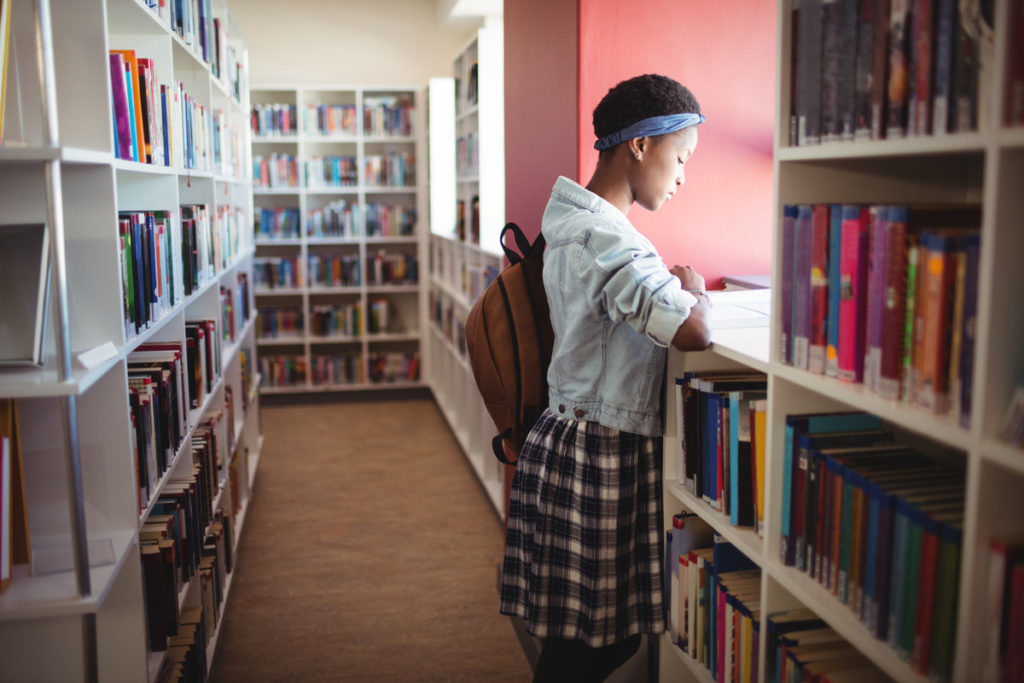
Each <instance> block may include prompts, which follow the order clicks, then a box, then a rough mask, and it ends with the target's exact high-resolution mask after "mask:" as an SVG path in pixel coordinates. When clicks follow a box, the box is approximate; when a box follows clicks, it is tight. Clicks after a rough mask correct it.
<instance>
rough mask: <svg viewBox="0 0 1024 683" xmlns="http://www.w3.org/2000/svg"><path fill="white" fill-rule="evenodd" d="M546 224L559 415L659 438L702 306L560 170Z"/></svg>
mask: <svg viewBox="0 0 1024 683" xmlns="http://www.w3.org/2000/svg"><path fill="white" fill-rule="evenodd" d="M541 231H542V233H543V234H544V240H545V241H546V242H547V247H546V249H545V251H544V290H545V292H546V293H547V296H548V304H549V306H550V308H551V324H552V327H553V328H554V331H555V345H554V349H553V351H552V356H551V364H550V366H549V367H548V385H549V404H548V407H549V408H550V409H551V410H552V411H554V412H555V414H556V415H559V416H562V417H569V418H573V417H574V418H576V419H578V420H595V421H597V422H599V423H601V424H602V425H604V426H606V427H612V428H616V429H620V430H623V431H627V432H632V433H635V434H643V435H646V436H660V435H661V433H662V431H661V420H660V417H659V404H660V398H661V385H662V376H663V375H664V372H665V355H666V348H667V347H668V345H669V344H670V343H671V342H672V338H673V337H674V336H675V333H676V330H678V329H679V326H680V325H682V324H683V321H684V320H686V317H687V316H688V315H689V313H690V308H691V307H692V306H694V305H695V304H696V303H697V300H696V298H694V297H693V296H692V295H691V294H690V293H689V292H686V291H684V290H683V289H682V285H681V284H680V282H679V279H678V278H677V277H675V276H674V275H672V274H671V273H670V272H669V270H668V268H667V267H666V266H665V264H664V263H663V262H662V260H661V257H660V256H659V255H658V252H657V250H656V249H655V248H654V245H653V244H651V242H650V241H649V240H648V239H647V238H646V237H644V236H643V235H641V234H640V233H639V232H638V231H637V230H636V228H634V227H633V226H632V224H631V223H630V222H629V220H628V219H627V218H626V216H625V215H623V214H622V212H621V211H619V210H618V209H617V208H615V207H614V206H612V205H611V204H610V203H609V202H607V201H606V200H604V199H602V198H601V197H599V196H597V195H596V194H594V193H592V192H590V191H589V190H587V189H585V188H583V187H580V186H579V185H578V184H576V183H575V182H573V181H572V180H569V179H568V178H563V177H560V178H558V180H557V181H556V182H555V186H554V189H553V190H552V191H551V199H550V200H549V201H548V205H547V208H546V209H545V210H544V218H543V222H542V224H541Z"/></svg>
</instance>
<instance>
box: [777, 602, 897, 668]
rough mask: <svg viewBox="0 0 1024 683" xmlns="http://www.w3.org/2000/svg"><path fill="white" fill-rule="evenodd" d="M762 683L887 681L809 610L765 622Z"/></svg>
mask: <svg viewBox="0 0 1024 683" xmlns="http://www.w3.org/2000/svg"><path fill="white" fill-rule="evenodd" d="M765 637H766V638H767V648H766V650H765V652H766V656H765V659H766V661H765V681H766V683H804V682H810V683H885V682H886V681H889V680H891V679H890V678H889V677H888V676H886V675H885V674H884V673H882V672H881V671H879V670H878V668H877V667H875V666H874V665H873V664H872V663H871V662H870V661H869V660H868V659H867V657H865V656H864V655H863V654H862V653H860V652H859V651H858V650H857V649H856V648H854V647H853V646H851V645H850V644H849V643H847V642H846V641H845V640H844V639H843V637H842V636H840V635H839V634H838V633H836V632H835V631H833V630H832V629H831V628H829V627H828V625H826V624H825V622H824V621H822V620H821V619H819V618H818V616H817V615H816V614H815V613H814V612H813V611H811V610H809V609H807V608H805V607H801V608H797V609H793V610H786V611H783V612H776V613H773V614H769V615H768V617H767V619H765Z"/></svg>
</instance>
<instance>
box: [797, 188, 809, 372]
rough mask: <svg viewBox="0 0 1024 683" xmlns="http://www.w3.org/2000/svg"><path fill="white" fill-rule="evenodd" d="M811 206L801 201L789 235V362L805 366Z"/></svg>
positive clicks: (807, 344)
mask: <svg viewBox="0 0 1024 683" xmlns="http://www.w3.org/2000/svg"><path fill="white" fill-rule="evenodd" d="M813 211H814V208H813V207H812V206H811V205H810V204H802V205H801V206H800V208H799V211H798V215H797V219H796V230H795V231H794V238H793V254H794V257H793V264H794V267H793V366H794V367H797V368H800V369H802V370H806V369H807V362H808V352H809V350H810V349H809V345H810V333H811V221H812V218H813Z"/></svg>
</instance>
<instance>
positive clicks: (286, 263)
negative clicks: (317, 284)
mask: <svg viewBox="0 0 1024 683" xmlns="http://www.w3.org/2000/svg"><path fill="white" fill-rule="evenodd" d="M300 263H301V261H300V260H299V257H297V256H260V257H258V258H254V259H253V261H252V274H253V278H255V283H256V291H257V293H258V292H260V291H261V290H268V289H295V288H297V287H301V286H302V282H303V278H302V268H301V266H300Z"/></svg>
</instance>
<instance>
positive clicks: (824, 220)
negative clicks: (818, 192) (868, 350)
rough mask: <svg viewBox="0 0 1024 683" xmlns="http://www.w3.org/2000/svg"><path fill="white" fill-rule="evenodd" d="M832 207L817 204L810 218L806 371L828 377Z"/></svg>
mask: <svg viewBox="0 0 1024 683" xmlns="http://www.w3.org/2000/svg"><path fill="white" fill-rule="evenodd" d="M828 244H829V207H828V205H827V204H815V205H814V207H813V209H812V214H811V262H810V282H809V285H808V286H809V291H808V294H809V298H810V313H809V324H808V352H807V369H808V370H809V371H811V372H813V373H815V374H818V375H822V374H825V355H826V340H827V333H826V329H825V326H826V323H827V319H828V263H829V252H828Z"/></svg>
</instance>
